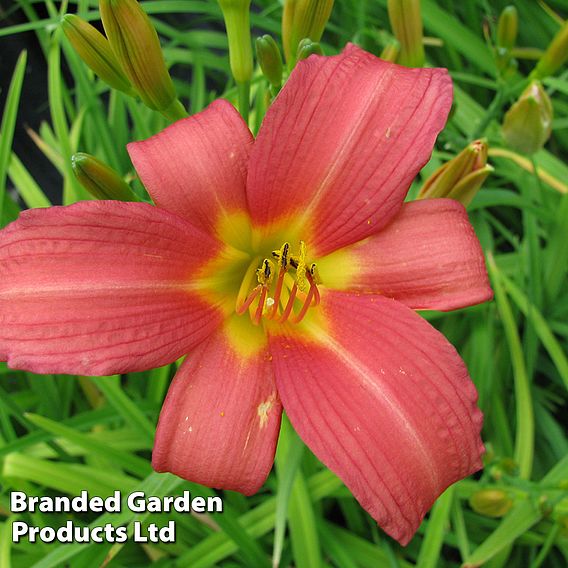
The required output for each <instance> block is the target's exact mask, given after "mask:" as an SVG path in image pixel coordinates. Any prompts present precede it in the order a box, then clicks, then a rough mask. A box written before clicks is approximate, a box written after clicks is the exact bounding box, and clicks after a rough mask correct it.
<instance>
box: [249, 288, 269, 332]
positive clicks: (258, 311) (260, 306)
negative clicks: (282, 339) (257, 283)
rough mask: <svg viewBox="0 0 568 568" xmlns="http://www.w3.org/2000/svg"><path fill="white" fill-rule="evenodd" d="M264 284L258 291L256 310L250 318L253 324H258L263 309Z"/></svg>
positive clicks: (264, 297)
mask: <svg viewBox="0 0 568 568" xmlns="http://www.w3.org/2000/svg"><path fill="white" fill-rule="evenodd" d="M266 292H267V288H266V286H263V287H262V291H261V293H260V300H259V301H258V306H256V312H255V313H254V317H253V319H252V323H253V324H254V325H258V324H259V323H260V320H261V318H262V311H263V310H264V302H265V301H266Z"/></svg>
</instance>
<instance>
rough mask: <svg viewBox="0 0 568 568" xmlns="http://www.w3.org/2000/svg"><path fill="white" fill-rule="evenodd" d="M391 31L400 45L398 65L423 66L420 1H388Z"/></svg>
mask: <svg viewBox="0 0 568 568" xmlns="http://www.w3.org/2000/svg"><path fill="white" fill-rule="evenodd" d="M387 7H388V12H389V19H390V23H391V28H392V31H393V33H394V35H395V37H396V39H397V40H398V41H399V43H400V55H399V57H398V63H400V64H401V65H406V66H407V67H422V66H423V65H424V61H425V56H424V43H423V32H422V16H421V14H420V0H388V3H387Z"/></svg>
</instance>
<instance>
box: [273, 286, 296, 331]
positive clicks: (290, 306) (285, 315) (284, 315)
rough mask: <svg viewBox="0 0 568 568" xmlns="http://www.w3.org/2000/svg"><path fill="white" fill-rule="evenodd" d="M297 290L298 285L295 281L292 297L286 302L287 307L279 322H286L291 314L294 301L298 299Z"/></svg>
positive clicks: (291, 292)
mask: <svg viewBox="0 0 568 568" xmlns="http://www.w3.org/2000/svg"><path fill="white" fill-rule="evenodd" d="M297 292H298V285H297V284H296V282H294V286H292V290H291V291H290V297H289V298H288V303H287V304H286V308H285V309H284V312H282V315H281V316H280V319H279V320H277V321H278V323H284V322H285V321H286V320H287V319H288V317H289V316H290V313H291V312H292V308H293V306H294V302H295V300H296V294H297Z"/></svg>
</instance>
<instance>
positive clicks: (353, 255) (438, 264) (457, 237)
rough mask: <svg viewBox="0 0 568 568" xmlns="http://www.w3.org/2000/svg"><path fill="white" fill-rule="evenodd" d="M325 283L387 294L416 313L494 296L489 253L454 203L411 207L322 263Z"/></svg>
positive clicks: (406, 206) (438, 201) (435, 202)
mask: <svg viewBox="0 0 568 568" xmlns="http://www.w3.org/2000/svg"><path fill="white" fill-rule="evenodd" d="M318 268H319V271H320V274H321V277H322V280H323V282H325V284H326V285H327V286H329V287H332V288H338V289H342V290H353V291H361V292H366V293H369V292H370V293H374V294H382V295H383V296H387V297H389V298H394V299H395V300H398V301H399V302H402V303H403V304H405V305H407V306H409V307H410V308H413V309H416V310H422V309H425V310H454V309H457V308H463V307H465V306H471V305H474V304H479V303H481V302H485V301H487V300H490V299H491V298H492V296H493V292H492V290H491V286H490V285H489V279H488V277H487V270H486V268H485V261H484V258H483V251H482V250H481V246H480V244H479V241H478V240H477V237H476V235H475V232H474V230H473V227H472V226H471V224H470V222H469V219H468V216H467V213H466V211H465V209H464V207H463V205H461V204H460V203H458V202H457V201H454V200H453V199H427V200H423V201H414V202H411V203H405V204H404V205H403V206H402V208H401V209H400V211H399V213H398V214H397V215H396V217H395V218H394V219H393V220H392V221H391V222H390V223H389V224H388V225H387V226H386V227H385V228H384V229H382V230H381V231H379V232H378V233H377V234H375V235H372V236H370V237H368V238H367V239H364V240H362V241H360V242H358V243H356V244H354V245H351V246H349V247H345V248H343V249H341V250H339V251H337V252H335V253H332V254H330V255H329V256H327V257H324V258H323V259H320V261H319V262H318Z"/></svg>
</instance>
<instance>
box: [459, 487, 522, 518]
mask: <svg viewBox="0 0 568 568" xmlns="http://www.w3.org/2000/svg"><path fill="white" fill-rule="evenodd" d="M469 504H470V506H471V508H472V509H473V510H474V511H475V512H476V513H479V514H480V515H484V516H486V517H493V518H497V517H503V516H504V515H506V514H507V513H508V512H509V510H510V509H511V507H512V506H513V500H512V499H511V498H510V497H509V496H508V495H507V493H505V492H504V491H502V490H500V489H481V490H480V491H476V492H475V493H474V494H473V495H472V496H471V497H470V499H469Z"/></svg>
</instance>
